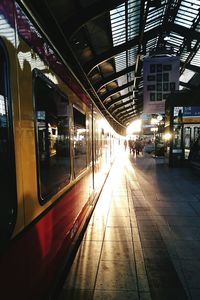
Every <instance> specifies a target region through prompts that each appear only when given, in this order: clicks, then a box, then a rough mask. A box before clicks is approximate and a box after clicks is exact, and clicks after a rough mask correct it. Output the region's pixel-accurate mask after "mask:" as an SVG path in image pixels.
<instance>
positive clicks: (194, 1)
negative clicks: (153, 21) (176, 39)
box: [174, 0, 200, 28]
mask: <svg viewBox="0 0 200 300" xmlns="http://www.w3.org/2000/svg"><path fill="white" fill-rule="evenodd" d="M199 8H200V0H189V1H188V0H182V1H181V4H180V7H179V10H178V13H177V16H176V18H175V21H174V23H175V24H179V25H182V26H184V27H187V28H191V26H192V25H193V20H195V18H196V17H197V15H198V13H199Z"/></svg>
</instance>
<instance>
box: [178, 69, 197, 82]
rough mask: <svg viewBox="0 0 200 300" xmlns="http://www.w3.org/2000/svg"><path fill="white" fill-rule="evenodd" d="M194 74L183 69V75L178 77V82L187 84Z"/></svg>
mask: <svg viewBox="0 0 200 300" xmlns="http://www.w3.org/2000/svg"><path fill="white" fill-rule="evenodd" d="M194 74H195V72H193V71H191V70H188V69H185V71H184V72H183V74H182V75H181V76H180V81H182V82H185V83H187V82H188V81H189V80H190V79H191V78H192V77H193V76H194Z"/></svg>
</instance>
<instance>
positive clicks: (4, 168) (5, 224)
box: [0, 42, 17, 248]
mask: <svg viewBox="0 0 200 300" xmlns="http://www.w3.org/2000/svg"><path fill="white" fill-rule="evenodd" d="M7 68H8V62H7V55H6V52H5V51H4V48H3V46H2V45H1V42H0V165H1V167H0V190H1V208H0V248H1V247H3V246H4V245H5V244H6V243H7V242H8V240H9V238H10V236H11V234H12V231H13V228H14V224H15V219H16V209H17V196H16V175H15V174H16V172H15V159H14V142H13V128H12V113H11V103H10V101H9V99H10V97H9V86H8V74H7V73H8V72H7V71H8V70H7Z"/></svg>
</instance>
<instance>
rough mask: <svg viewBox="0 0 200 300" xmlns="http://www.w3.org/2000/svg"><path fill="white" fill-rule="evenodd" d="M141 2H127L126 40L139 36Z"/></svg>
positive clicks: (136, 0) (134, 0)
mask: <svg viewBox="0 0 200 300" xmlns="http://www.w3.org/2000/svg"><path fill="white" fill-rule="evenodd" d="M140 8H141V1H139V0H128V4H127V10H128V12H127V29H128V30H127V38H128V40H131V39H133V38H134V37H135V36H136V35H138V34H139V26H140Z"/></svg>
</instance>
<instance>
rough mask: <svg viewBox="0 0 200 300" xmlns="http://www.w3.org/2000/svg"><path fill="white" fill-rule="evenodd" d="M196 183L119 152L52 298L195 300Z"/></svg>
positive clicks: (153, 161) (187, 172)
mask: <svg viewBox="0 0 200 300" xmlns="http://www.w3.org/2000/svg"><path fill="white" fill-rule="evenodd" d="M199 274H200V177H199V176H198V175H196V174H194V172H193V170H191V169H190V168H186V167H182V168H181V167H179V168H169V167H168V166H167V164H166V163H165V161H164V159H162V158H161V159H160V158H152V157H151V156H150V155H144V156H143V155H140V156H137V157H136V156H133V155H130V154H129V153H128V152H123V151H121V152H120V153H119V155H118V157H117V159H116V160H115V162H114V164H113V166H112V169H111V171H110V174H109V176H108V179H107V181H106V184H105V186H104V188H103V190H102V193H101V195H100V198H99V201H98V203H97V205H96V207H95V210H94V213H93V215H92V217H91V220H90V223H89V225H88V227H87V230H86V232H85V235H84V238H83V241H82V243H81V245H80V248H79V250H78V252H77V255H76V257H75V260H74V262H73V264H72V267H71V269H70V272H69V273H68V276H67V278H66V280H65V283H64V286H63V289H62V292H61V294H60V297H59V300H67V299H70V300H78V299H79V300H82V299H84V300H90V299H91V300H98V299H103V300H127V299H131V300H185V299H189V300H199V299H200V275H199Z"/></svg>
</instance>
